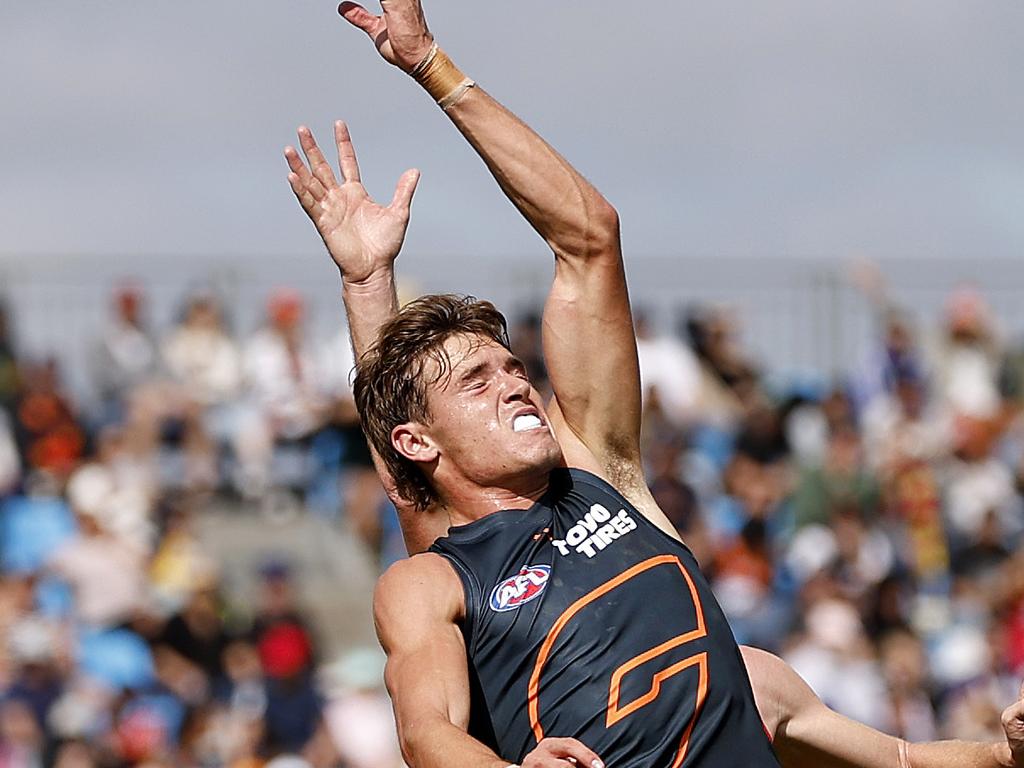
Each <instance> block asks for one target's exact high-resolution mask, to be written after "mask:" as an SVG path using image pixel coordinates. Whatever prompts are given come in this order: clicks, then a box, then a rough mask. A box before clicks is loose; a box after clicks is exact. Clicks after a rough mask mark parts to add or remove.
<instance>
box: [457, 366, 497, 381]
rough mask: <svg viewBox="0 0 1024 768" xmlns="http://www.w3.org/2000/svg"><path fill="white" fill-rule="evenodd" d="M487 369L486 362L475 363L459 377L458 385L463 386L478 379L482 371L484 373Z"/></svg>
mask: <svg viewBox="0 0 1024 768" xmlns="http://www.w3.org/2000/svg"><path fill="white" fill-rule="evenodd" d="M489 367H490V366H489V364H488V363H486V362H483V363H477V364H476V365H474V366H473V367H472V368H470V369H469V370H468V371H466V372H465V373H464V374H462V375H461V376H459V383H460V384H465V383H466V382H467V381H471V380H472V379H476V378H479V377H480V374H482V373H483V372H484V371H486V370H487V369H488V368H489Z"/></svg>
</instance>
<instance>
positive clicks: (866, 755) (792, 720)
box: [742, 647, 1024, 768]
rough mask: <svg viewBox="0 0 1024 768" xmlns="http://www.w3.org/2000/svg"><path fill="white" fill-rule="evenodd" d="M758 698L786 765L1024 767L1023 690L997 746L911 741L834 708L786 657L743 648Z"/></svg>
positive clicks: (835, 767) (825, 767) (834, 767)
mask: <svg viewBox="0 0 1024 768" xmlns="http://www.w3.org/2000/svg"><path fill="white" fill-rule="evenodd" d="M742 652H743V660H744V661H745V662H746V665H747V672H748V673H749V675H750V682H751V685H752V686H753V688H754V697H755V699H756V700H757V707H758V710H759V711H760V713H761V719H762V720H763V721H764V723H765V727H766V728H767V729H768V732H769V733H771V734H773V736H774V741H773V743H774V746H775V753H776V754H777V755H778V757H779V760H780V762H781V763H782V765H783V768H1024V691H1022V700H1021V701H1018V702H1017V703H1016V704H1014V705H1012V706H1011V707H1009V708H1008V709H1007V710H1006V712H1004V713H1003V727H1004V729H1005V731H1006V735H1007V740H1006V741H1004V742H1001V743H998V744H978V743H973V742H964V741H936V742H929V743H925V744H910V743H907V742H905V741H903V740H902V739H897V738H895V737H893V736H887V735H885V734H883V733H880V732H878V731H876V730H874V729H873V728H869V727H868V726H866V725H862V724H861V723H858V722H855V721H853V720H850V719H849V718H846V717H843V716H842V715H839V714H837V713H836V712H833V711H832V710H830V709H829V708H828V707H826V706H825V705H824V704H823V703H822V702H821V700H820V699H819V698H818V697H817V696H815V694H814V691H812V690H811V688H810V686H808V685H807V683H805V682H804V681H803V679H802V678H801V677H800V676H799V675H798V674H797V673H796V672H795V671H793V669H792V667H790V666H789V665H788V664H786V663H785V662H784V661H783V660H782V659H780V658H778V657H776V656H773V655H772V654H770V653H765V652H764V651H760V650H757V649H754V648H746V647H745V648H742Z"/></svg>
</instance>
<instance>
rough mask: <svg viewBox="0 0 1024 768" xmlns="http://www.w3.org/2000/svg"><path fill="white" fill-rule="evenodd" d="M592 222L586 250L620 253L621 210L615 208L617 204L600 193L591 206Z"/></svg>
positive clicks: (598, 252) (600, 252)
mask: <svg viewBox="0 0 1024 768" xmlns="http://www.w3.org/2000/svg"><path fill="white" fill-rule="evenodd" d="M590 222H591V225H590V227H588V248H587V249H586V252H587V253H593V254H606V253H609V252H615V253H618V250H619V212H618V211H617V210H615V206H613V205H612V204H611V203H609V202H608V201H607V200H605V199H604V198H603V197H601V196H600V195H598V197H597V200H595V201H594V203H593V206H592V208H591V214H590Z"/></svg>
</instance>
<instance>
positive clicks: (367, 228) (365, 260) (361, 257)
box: [284, 120, 420, 283]
mask: <svg viewBox="0 0 1024 768" xmlns="http://www.w3.org/2000/svg"><path fill="white" fill-rule="evenodd" d="M334 138H335V141H336V143H337V145H338V162H339V165H340V168H341V175H342V179H343V181H342V183H341V184H339V183H338V180H337V179H336V178H335V176H334V171H333V170H332V169H331V166H330V163H328V162H327V160H326V158H324V155H323V153H322V152H321V151H320V148H319V147H318V146H317V144H316V140H315V139H314V138H313V134H312V133H311V132H310V130H309V128H307V127H305V126H301V127H300V128H299V145H300V146H301V147H302V151H303V153H304V154H305V156H306V160H307V161H308V163H309V167H308V168H307V167H306V163H304V162H303V161H302V158H301V157H299V153H298V152H297V151H296V150H295V147H286V148H285V150H284V156H285V159H286V160H287V161H288V167H289V168H290V169H291V172H290V173H289V174H288V183H289V184H291V187H292V191H293V192H294V193H295V197H297V198H298V200H299V203H300V204H301V205H302V209H303V210H304V211H305V212H306V214H307V215H308V216H309V218H310V220H311V221H312V222H313V225H314V226H315V227H316V231H317V232H319V233H320V237H322V238H323V241H324V245H326V246H327V250H328V251H329V252H330V254H331V258H332V259H334V263H335V264H337V265H338V269H340V270H341V274H342V277H343V278H344V279H345V280H346V281H347V282H349V283H360V282H365V281H366V280H368V279H370V278H371V277H373V276H374V275H375V274H377V273H379V272H381V271H382V270H387V269H389V268H390V267H391V265H392V264H393V263H394V261H395V259H396V258H397V257H398V252H399V251H400V250H401V249H402V243H403V242H404V241H405V232H406V230H407V229H408V227H409V207H410V205H411V203H412V197H413V194H414V193H415V192H416V185H417V184H418V183H419V179H420V173H419V171H417V170H410V171H406V172H405V173H404V174H402V177H401V178H400V179H399V180H398V186H397V187H396V188H395V196H394V198H393V199H392V201H391V204H390V205H388V206H382V205H379V204H377V203H375V202H374V201H373V200H372V199H371V198H370V196H369V194H367V192H366V188H365V187H364V186H363V184H362V181H360V178H359V164H358V162H357V161H356V152H355V149H354V148H353V146H352V139H351V137H350V136H349V132H348V126H346V125H345V123H344V122H342V121H340V120H339V121H338V122H337V123H335V124H334Z"/></svg>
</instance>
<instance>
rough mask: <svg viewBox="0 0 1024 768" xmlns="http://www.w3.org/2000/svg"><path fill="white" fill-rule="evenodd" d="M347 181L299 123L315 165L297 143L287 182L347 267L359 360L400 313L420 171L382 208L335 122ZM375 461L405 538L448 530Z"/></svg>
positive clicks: (442, 517) (442, 518) (416, 546)
mask: <svg viewBox="0 0 1024 768" xmlns="http://www.w3.org/2000/svg"><path fill="white" fill-rule="evenodd" d="M334 138H335V143H336V144H337V147H338V161H339V165H340V169H341V174H342V180H343V181H342V183H340V184H339V183H338V180H337V178H336V177H335V175H334V171H333V170H332V169H331V166H330V164H329V163H328V162H327V159H326V158H325V157H324V155H323V153H322V152H321V151H320V148H319V147H318V146H317V143H316V140H315V139H314V138H313V134H312V132H310V130H309V129H308V128H306V127H305V126H302V127H300V128H299V145H300V146H301V147H302V151H303V153H304V154H305V156H306V160H307V161H308V163H309V165H308V167H307V165H306V163H304V162H303V161H302V158H301V157H299V153H298V152H297V151H296V150H295V148H294V147H287V148H286V149H285V151H284V154H285V159H286V160H287V161H288V167H289V169H290V172H289V174H288V182H289V184H291V187H292V191H293V192H294V193H295V196H296V197H297V198H298V200H299V203H300V204H301V205H302V209H303V210H304V211H305V212H306V214H307V215H308V216H309V218H310V220H311V221H312V222H313V225H314V226H315V227H316V230H317V232H318V233H319V234H320V237H321V238H322V239H323V241H324V245H326V246H327V251H328V252H329V253H330V254H331V258H332V259H333V260H334V263H335V264H336V265H337V267H338V270H339V271H340V272H341V285H342V299H343V300H344V302H345V314H346V315H347V317H348V327H349V332H350V334H351V336H352V347H353V350H354V351H355V357H356V360H358V359H359V358H360V357H361V356H362V355H363V353H365V352H366V351H367V350H368V349H369V348H370V347H371V346H373V344H374V343H375V342H376V340H377V333H378V331H379V330H380V328H381V326H382V325H384V323H386V322H387V321H388V320H390V319H391V318H392V317H393V316H394V315H395V313H396V312H398V294H397V291H396V290H395V259H396V258H398V253H399V251H400V250H401V248H402V243H403V242H404V241H405V233H406V230H407V229H408V227H409V208H410V205H411V203H412V197H413V194H414V193H415V191H416V185H417V183H418V182H419V171H416V170H410V171H406V172H405V173H404V174H403V175H402V177H401V178H400V179H399V180H398V186H397V187H396V189H395V195H394V198H393V199H392V201H391V203H390V205H388V206H381V205H378V204H377V203H375V202H374V201H373V200H372V199H371V198H370V196H369V194H367V192H366V188H365V187H364V186H363V184H362V180H361V179H360V176H359V163H358V161H357V159H356V153H355V148H354V147H353V146H352V138H351V136H350V135H349V131H348V127H347V126H346V125H345V123H343V122H341V121H340V120H339V121H338V122H337V123H335V126H334ZM373 463H374V466H376V468H377V474H378V475H379V476H380V479H381V482H382V483H383V484H384V489H385V491H386V492H387V494H388V497H389V498H390V499H391V501H392V502H393V503H394V504H395V507H396V508H397V509H398V514H399V517H400V518H401V520H402V531H403V533H404V535H405V544H406V547H407V548H408V550H409V551H410V552H411V553H416V552H422V551H424V550H425V549H426V548H427V547H429V546H430V545H431V544H432V543H433V542H434V540H435V539H437V538H438V537H439V536H443V535H444V534H445V532H446V531H447V530H448V518H447V515H446V514H445V513H444V511H443V510H430V511H429V512H428V513H415V510H414V509H413V507H412V505H410V504H409V502H407V501H406V500H405V499H403V498H402V497H401V495H400V494H399V493H398V490H397V488H396V487H395V483H394V480H393V479H392V477H391V474H390V473H389V472H388V470H387V467H386V465H385V464H384V462H382V461H381V460H380V457H379V456H378V455H377V452H376V451H373Z"/></svg>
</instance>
